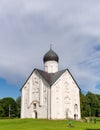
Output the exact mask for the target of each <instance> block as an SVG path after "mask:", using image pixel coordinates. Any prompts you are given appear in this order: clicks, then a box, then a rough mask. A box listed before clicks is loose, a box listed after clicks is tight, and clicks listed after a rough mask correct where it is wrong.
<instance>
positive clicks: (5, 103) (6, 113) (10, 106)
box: [0, 97, 17, 117]
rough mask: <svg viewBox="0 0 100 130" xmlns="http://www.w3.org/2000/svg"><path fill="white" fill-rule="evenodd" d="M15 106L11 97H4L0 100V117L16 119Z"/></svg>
mask: <svg viewBox="0 0 100 130" xmlns="http://www.w3.org/2000/svg"><path fill="white" fill-rule="evenodd" d="M16 116H17V104H16V102H15V100H14V99H13V98H11V97H6V98H3V99H1V100H0V117H16Z"/></svg>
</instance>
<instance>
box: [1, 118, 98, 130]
mask: <svg viewBox="0 0 100 130" xmlns="http://www.w3.org/2000/svg"><path fill="white" fill-rule="evenodd" d="M0 130H100V118H98V119H97V123H96V124H94V123H93V122H91V123H86V122H82V121H72V127H69V126H68V120H34V119H0Z"/></svg>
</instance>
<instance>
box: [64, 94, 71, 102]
mask: <svg viewBox="0 0 100 130" xmlns="http://www.w3.org/2000/svg"><path fill="white" fill-rule="evenodd" d="M70 100H71V99H70V97H69V96H68V95H67V96H65V98H64V103H65V104H70Z"/></svg>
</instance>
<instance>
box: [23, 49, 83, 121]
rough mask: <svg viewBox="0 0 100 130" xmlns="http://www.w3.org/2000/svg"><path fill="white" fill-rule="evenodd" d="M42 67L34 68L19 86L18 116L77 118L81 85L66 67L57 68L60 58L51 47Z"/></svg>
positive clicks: (79, 115)
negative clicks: (21, 85) (20, 94)
mask: <svg viewBox="0 0 100 130" xmlns="http://www.w3.org/2000/svg"><path fill="white" fill-rule="evenodd" d="M43 62H44V70H40V69H34V70H33V72H32V73H31V74H30V76H29V77H28V79H27V80H26V82H25V83H24V85H23V87H22V88H21V93H22V96H21V118H41V119H67V118H72V119H80V118H81V113H80V88H79V86H78V84H77V83H76V81H75V79H74V78H73V76H72V74H71V73H70V71H69V70H68V69H65V70H61V71H58V64H59V57H58V55H57V54H56V53H55V52H54V51H53V50H52V49H50V50H49V51H48V52H47V53H46V54H45V55H44V57H43Z"/></svg>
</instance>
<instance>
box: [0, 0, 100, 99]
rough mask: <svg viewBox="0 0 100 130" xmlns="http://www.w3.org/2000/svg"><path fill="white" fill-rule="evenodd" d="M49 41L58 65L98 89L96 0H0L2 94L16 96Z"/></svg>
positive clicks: (99, 2) (99, 7) (99, 15)
mask: <svg viewBox="0 0 100 130" xmlns="http://www.w3.org/2000/svg"><path fill="white" fill-rule="evenodd" d="M50 44H53V50H54V51H55V52H56V53H57V54H58V56H59V59H60V61H59V70H62V69H65V68H68V69H69V70H70V71H71V73H72V75H73V77H74V78H75V80H76V81H77V83H78V84H79V86H80V88H81V89H82V91H85V92H87V91H91V92H93V93H97V94H100V0H95V1H94V0H84V1H81V0H75V1H72V0H61V1H58V0H42V1H41V0H0V98H3V97H7V96H10V97H13V98H15V99H16V98H17V97H18V96H19V95H20V88H21V87H22V85H23V84H24V82H25V80H26V79H27V77H28V76H29V75H30V73H31V72H32V70H33V69H34V68H39V69H44V66H43V56H44V54H45V53H46V52H47V51H48V50H49V48H50Z"/></svg>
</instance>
